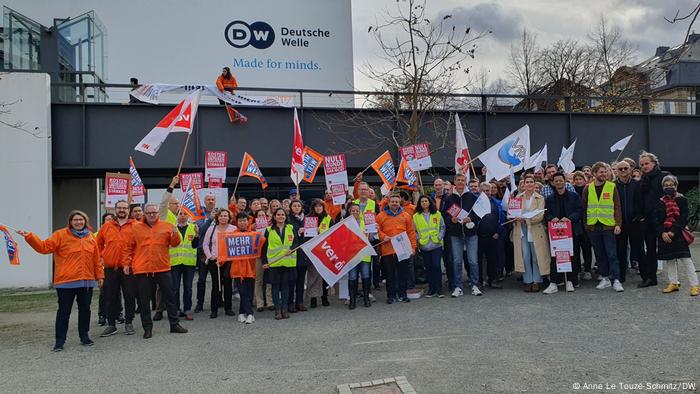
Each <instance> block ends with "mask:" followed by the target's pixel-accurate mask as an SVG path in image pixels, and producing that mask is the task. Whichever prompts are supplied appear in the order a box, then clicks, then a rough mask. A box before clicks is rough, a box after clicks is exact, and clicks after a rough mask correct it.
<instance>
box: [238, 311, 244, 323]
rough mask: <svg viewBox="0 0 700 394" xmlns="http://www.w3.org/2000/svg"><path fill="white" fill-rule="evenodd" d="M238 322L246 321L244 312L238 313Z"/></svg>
mask: <svg viewBox="0 0 700 394" xmlns="http://www.w3.org/2000/svg"><path fill="white" fill-rule="evenodd" d="M238 322H239V323H245V315H244V314H242V313H239V314H238Z"/></svg>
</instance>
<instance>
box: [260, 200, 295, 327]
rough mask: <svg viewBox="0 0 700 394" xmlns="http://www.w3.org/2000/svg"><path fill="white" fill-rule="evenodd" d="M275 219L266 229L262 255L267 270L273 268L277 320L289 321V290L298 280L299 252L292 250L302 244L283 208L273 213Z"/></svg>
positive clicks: (270, 271) (273, 292) (273, 300)
mask: <svg viewBox="0 0 700 394" xmlns="http://www.w3.org/2000/svg"><path fill="white" fill-rule="evenodd" d="M272 220H273V223H272V226H270V227H268V228H267V230H265V240H266V241H265V244H264V245H263V248H262V252H261V255H262V258H263V268H267V269H269V274H270V282H272V302H273V303H274V304H275V319H276V320H280V319H289V312H288V311H287V304H288V301H289V288H290V282H292V281H294V280H295V279H296V266H297V252H296V251H292V249H294V248H296V247H297V246H298V245H299V237H298V236H297V233H296V232H295V231H294V226H292V225H291V224H289V223H288V222H287V213H286V212H285V211H284V209H282V208H281V207H280V208H277V209H276V210H275V211H274V212H273V214H272Z"/></svg>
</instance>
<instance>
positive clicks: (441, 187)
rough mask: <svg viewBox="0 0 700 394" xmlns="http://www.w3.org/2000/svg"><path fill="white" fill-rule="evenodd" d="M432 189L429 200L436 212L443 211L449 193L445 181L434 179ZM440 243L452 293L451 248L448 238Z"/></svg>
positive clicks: (453, 283) (453, 271)
mask: <svg viewBox="0 0 700 394" xmlns="http://www.w3.org/2000/svg"><path fill="white" fill-rule="evenodd" d="M433 189H434V190H433V192H431V193H430V198H432V199H433V201H435V206H436V207H437V209H438V211H440V212H442V211H444V210H445V201H446V200H447V197H448V196H449V195H450V193H451V192H450V193H448V191H447V190H446V188H445V181H443V180H442V179H441V178H435V181H434V182H433ZM442 242H443V246H442V263H443V265H444V266H445V273H446V274H447V288H448V289H450V292H453V291H454V290H455V270H454V266H453V265H452V248H451V247H450V238H449V237H445V239H443V241H442Z"/></svg>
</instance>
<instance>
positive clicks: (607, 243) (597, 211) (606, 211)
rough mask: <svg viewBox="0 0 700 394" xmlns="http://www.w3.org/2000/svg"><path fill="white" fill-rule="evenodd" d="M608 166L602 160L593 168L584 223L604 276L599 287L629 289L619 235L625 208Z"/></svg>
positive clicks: (584, 206)
mask: <svg viewBox="0 0 700 394" xmlns="http://www.w3.org/2000/svg"><path fill="white" fill-rule="evenodd" d="M608 171H609V169H608V166H607V165H606V164H605V163H603V162H602V161H599V162H597V163H595V164H594V165H593V167H591V173H592V174H593V182H591V183H589V184H588V185H587V186H586V187H585V189H583V195H582V196H581V198H582V200H583V215H584V216H583V223H584V224H585V226H586V231H587V233H588V239H590V240H591V244H592V245H593V250H594V251H595V255H596V258H597V259H598V272H599V273H600V274H601V275H602V276H603V278H602V279H601V280H600V283H598V286H596V289H599V290H600V289H606V288H608V287H610V286H611V282H612V287H613V288H614V289H615V291H617V292H621V291H625V289H624V288H623V287H622V283H620V265H619V264H618V261H617V244H616V242H615V235H618V234H620V232H621V227H620V226H621V225H622V210H621V208H620V196H619V195H618V192H617V188H616V187H615V183H613V182H610V181H609V180H608V178H609V175H608Z"/></svg>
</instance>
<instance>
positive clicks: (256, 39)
mask: <svg viewBox="0 0 700 394" xmlns="http://www.w3.org/2000/svg"><path fill="white" fill-rule="evenodd" d="M224 37H226V41H228V43H229V44H231V46H232V47H234V48H245V47H247V46H248V45H251V46H252V47H253V48H257V49H266V48H269V47H270V46H271V45H272V44H273V43H274V42H275V31H274V30H272V26H270V25H268V24H267V23H265V22H260V21H258V22H254V23H251V24H248V23H246V22H243V21H233V22H231V23H229V24H228V26H226V30H224Z"/></svg>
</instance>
